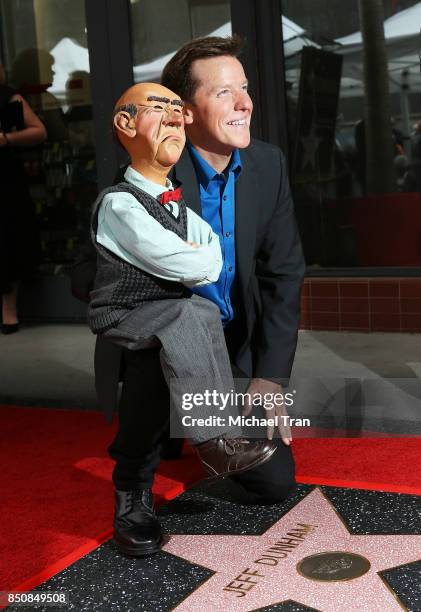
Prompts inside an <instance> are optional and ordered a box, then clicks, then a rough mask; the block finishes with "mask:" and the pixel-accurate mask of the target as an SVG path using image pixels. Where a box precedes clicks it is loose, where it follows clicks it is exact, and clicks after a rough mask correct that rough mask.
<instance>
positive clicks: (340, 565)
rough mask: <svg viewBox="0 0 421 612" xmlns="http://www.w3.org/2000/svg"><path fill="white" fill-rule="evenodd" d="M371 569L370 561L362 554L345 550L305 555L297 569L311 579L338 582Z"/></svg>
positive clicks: (358, 575) (355, 576)
mask: <svg viewBox="0 0 421 612" xmlns="http://www.w3.org/2000/svg"><path fill="white" fill-rule="evenodd" d="M369 569H370V561H369V560H368V559H366V557H363V556H362V555H357V554H355V553H349V552H343V551H335V552H332V551H329V552H322V553H318V554H316V555H309V556H308V557H304V559H302V560H301V561H300V562H299V563H297V571H298V572H299V573H300V574H301V576H304V578H309V579H310V580H318V581H321V582H337V581H339V580H353V579H354V578H359V577H360V576H363V575H364V574H366V573H367V572H368V570H369Z"/></svg>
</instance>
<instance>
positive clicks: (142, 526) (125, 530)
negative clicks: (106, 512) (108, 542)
mask: <svg viewBox="0 0 421 612" xmlns="http://www.w3.org/2000/svg"><path fill="white" fill-rule="evenodd" d="M115 493H116V494H115V516H114V542H115V543H116V546H117V548H118V549H119V550H120V551H121V552H122V553H124V554H126V555H130V556H132V557H143V556H146V555H152V554H154V553H156V552H158V551H159V549H160V546H161V543H162V532H161V525H160V524H159V522H158V520H157V518H156V514H155V510H154V507H153V497H152V491H151V489H145V490H137V491H116V492H115Z"/></svg>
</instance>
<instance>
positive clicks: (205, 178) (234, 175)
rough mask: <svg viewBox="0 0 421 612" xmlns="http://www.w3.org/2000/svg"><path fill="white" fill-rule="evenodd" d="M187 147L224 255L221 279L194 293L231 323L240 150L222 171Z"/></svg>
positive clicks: (207, 217) (206, 214)
mask: <svg viewBox="0 0 421 612" xmlns="http://www.w3.org/2000/svg"><path fill="white" fill-rule="evenodd" d="M187 147H188V149H189V153H190V155H191V158H192V160H193V164H194V168H195V171H196V176H197V180H198V182H199V186H200V203H201V206H202V217H203V219H204V220H205V221H207V222H208V223H209V225H210V226H211V227H212V230H213V231H214V232H215V233H216V234H217V236H218V237H219V242H220V245H221V249H222V255H223V264H222V272H221V274H220V276H219V279H218V280H217V281H215V282H214V283H212V284H208V285H206V286H202V287H197V288H195V289H194V293H197V294H198V295H201V296H202V297H205V298H208V299H209V300H212V302H215V304H216V305H217V306H219V310H220V311H221V320H222V323H223V324H227V323H229V322H230V321H232V319H233V318H234V311H233V307H232V303H231V293H232V286H233V282H234V278H235V181H236V180H237V179H238V177H239V176H240V174H241V171H242V164H241V158H240V152H239V150H238V149H234V151H233V153H232V156H231V161H230V163H229V165H228V167H227V169H226V171H225V172H224V173H223V174H220V173H218V172H217V171H216V170H215V169H214V168H212V166H210V165H209V164H208V163H207V161H206V160H205V159H203V157H202V156H201V155H200V154H199V153H198V151H197V150H196V149H195V148H194V146H193V145H192V144H191V143H189V142H188V143H187Z"/></svg>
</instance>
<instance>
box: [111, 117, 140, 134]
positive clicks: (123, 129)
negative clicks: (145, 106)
mask: <svg viewBox="0 0 421 612" xmlns="http://www.w3.org/2000/svg"><path fill="white" fill-rule="evenodd" d="M114 127H115V129H116V131H117V132H119V133H120V134H122V135H123V134H124V136H127V138H134V137H135V136H136V122H135V120H134V119H133V117H131V116H130V114H129V113H127V112H126V111H119V112H118V113H117V114H116V115H115V117H114Z"/></svg>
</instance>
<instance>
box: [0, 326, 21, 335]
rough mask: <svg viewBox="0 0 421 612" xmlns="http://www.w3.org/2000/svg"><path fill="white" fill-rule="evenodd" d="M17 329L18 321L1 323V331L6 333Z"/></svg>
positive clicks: (12, 332)
mask: <svg viewBox="0 0 421 612" xmlns="http://www.w3.org/2000/svg"><path fill="white" fill-rule="evenodd" d="M17 331H19V323H2V326H1V333H2V334H5V335H8V334H14V333H15V332H17Z"/></svg>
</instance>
